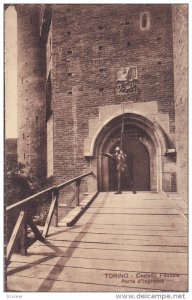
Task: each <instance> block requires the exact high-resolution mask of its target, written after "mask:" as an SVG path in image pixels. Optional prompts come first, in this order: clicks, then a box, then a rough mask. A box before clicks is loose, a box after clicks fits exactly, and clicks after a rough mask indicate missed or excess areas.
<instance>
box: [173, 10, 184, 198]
mask: <svg viewBox="0 0 192 300" xmlns="http://www.w3.org/2000/svg"><path fill="white" fill-rule="evenodd" d="M187 17H188V7H187V5H174V6H173V37H174V39H173V42H174V52H173V53H174V86H175V128H176V149H177V166H178V172H177V173H178V174H177V176H178V178H177V180H178V183H179V184H178V191H179V192H180V193H181V195H182V197H183V198H184V199H187V190H188V131H187V129H188V39H187V38H188V24H187Z"/></svg>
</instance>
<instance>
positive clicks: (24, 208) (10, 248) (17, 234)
mask: <svg viewBox="0 0 192 300" xmlns="http://www.w3.org/2000/svg"><path fill="white" fill-rule="evenodd" d="M92 174H93V173H92V172H89V173H86V174H83V175H81V176H78V177H75V178H73V179H71V180H68V181H66V182H64V183H61V184H59V185H57V186H56V185H55V186H52V187H50V188H47V189H45V190H43V191H41V192H39V193H36V194H34V195H32V196H30V197H27V198H25V199H23V200H21V201H18V202H17V203H14V204H12V205H9V206H8V207H6V212H7V213H8V212H10V211H12V210H14V209H19V211H20V212H19V217H18V219H17V221H16V225H15V227H14V229H13V232H12V235H11V237H10V240H9V243H8V245H7V251H6V260H7V264H8V263H9V261H10V258H11V255H12V254H13V252H14V251H15V246H16V242H17V241H18V240H19V239H20V241H21V244H20V253H21V254H22V255H26V253H27V248H28V245H27V243H26V238H27V225H28V226H29V227H30V228H31V230H32V231H33V233H34V234H35V238H36V239H37V240H40V241H43V240H44V239H45V238H46V237H47V234H48V231H49V227H50V224H51V220H52V217H53V215H54V214H55V224H54V225H55V226H58V198H59V191H60V190H61V189H62V188H65V187H66V186H68V185H70V184H72V183H76V189H77V191H76V194H77V205H79V193H80V190H79V187H80V184H81V180H82V179H83V178H84V177H87V176H89V175H92ZM49 193H51V194H52V200H51V205H50V208H49V212H48V215H47V218H46V221H45V225H44V228H43V232H42V233H41V232H40V230H39V229H38V227H37V225H36V224H35V223H34V221H33V218H32V216H31V215H30V210H29V205H32V204H33V202H34V201H35V200H37V198H40V197H41V196H46V195H48V194H49Z"/></svg>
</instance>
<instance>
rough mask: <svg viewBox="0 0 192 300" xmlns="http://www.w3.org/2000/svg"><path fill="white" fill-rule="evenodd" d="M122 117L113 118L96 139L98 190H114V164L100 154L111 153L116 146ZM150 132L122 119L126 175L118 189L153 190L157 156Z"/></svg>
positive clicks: (132, 121) (115, 177)
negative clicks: (123, 123)
mask: <svg viewBox="0 0 192 300" xmlns="http://www.w3.org/2000/svg"><path fill="white" fill-rule="evenodd" d="M121 123H122V118H116V119H114V120H113V121H112V122H111V123H110V124H107V126H105V128H103V130H102V133H101V134H100V135H99V139H98V140H97V153H96V156H97V180H98V190H99V191H114V190H116V189H117V172H116V162H115V161H114V160H113V159H110V158H107V157H104V156H101V155H100V153H102V152H104V153H106V152H108V153H114V150H115V148H116V146H118V145H120V135H121ZM157 148H158V147H157V143H156V140H155V136H154V134H153V132H152V131H151V132H150V131H149V130H147V129H146V128H144V126H143V125H141V124H140V123H139V122H137V121H136V120H134V119H133V118H130V116H128V117H125V126H124V135H123V150H124V152H125V153H126V155H127V166H128V176H127V178H123V179H122V190H123V191H130V190H132V189H133V184H132V183H131V182H134V188H135V190H136V191H157V190H158V184H159V178H158V169H159V166H160V164H159V160H158V159H159V157H160V155H159V154H158V149H157Z"/></svg>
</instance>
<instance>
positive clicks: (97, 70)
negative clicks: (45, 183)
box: [52, 5, 175, 180]
mask: <svg viewBox="0 0 192 300" xmlns="http://www.w3.org/2000/svg"><path fill="white" fill-rule="evenodd" d="M142 12H148V13H149V15H150V29H149V30H146V31H142V30H140V14H141V13H142ZM171 24H172V17H171V6H169V5H161V6H156V5H75V6H74V5H64V6H63V5H53V6H52V34H53V41H52V43H53V50H52V51H53V52H52V59H53V70H52V75H53V77H52V79H53V101H54V175H55V178H56V180H57V179H58V178H59V177H60V178H68V177H71V176H74V175H75V174H80V173H82V170H83V169H85V168H88V166H89V165H88V163H87V161H86V160H85V159H84V158H83V142H84V139H85V138H86V137H87V136H88V130H89V128H88V120H89V118H94V117H98V113H99V106H105V105H112V104H119V103H121V102H127V101H134V102H147V101H157V102H158V108H159V112H160V113H168V114H169V117H170V131H171V132H174V124H175V123H174V90H173V88H174V87H173V49H172V26H171ZM128 66H136V67H137V77H138V80H139V93H136V94H120V95H118V94H117V73H118V71H119V69H120V68H122V67H128ZM72 153H73V155H71V154H72ZM58 180H59V179H58Z"/></svg>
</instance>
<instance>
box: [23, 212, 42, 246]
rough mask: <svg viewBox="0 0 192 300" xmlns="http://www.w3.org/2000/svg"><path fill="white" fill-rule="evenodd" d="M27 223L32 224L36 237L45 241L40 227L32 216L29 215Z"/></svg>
mask: <svg viewBox="0 0 192 300" xmlns="http://www.w3.org/2000/svg"><path fill="white" fill-rule="evenodd" d="M27 224H28V225H29V226H30V228H31V230H32V231H33V232H34V234H35V237H36V238H37V239H38V240H39V241H43V240H44V238H43V236H42V234H41V232H40V231H39V229H38V228H37V226H36V225H35V223H34V222H33V220H32V218H31V217H30V216H28V218H27Z"/></svg>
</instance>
